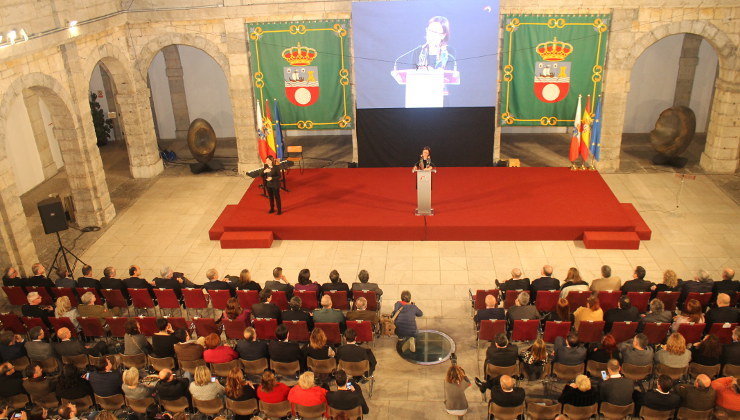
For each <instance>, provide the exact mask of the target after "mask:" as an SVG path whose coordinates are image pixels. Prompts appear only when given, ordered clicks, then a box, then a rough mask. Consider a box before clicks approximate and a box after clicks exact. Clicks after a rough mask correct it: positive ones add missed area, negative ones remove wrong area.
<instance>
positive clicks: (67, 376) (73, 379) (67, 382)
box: [57, 364, 81, 389]
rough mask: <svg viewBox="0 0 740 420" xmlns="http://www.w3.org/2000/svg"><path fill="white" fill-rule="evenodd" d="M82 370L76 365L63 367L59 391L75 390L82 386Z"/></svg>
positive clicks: (58, 382)
mask: <svg viewBox="0 0 740 420" xmlns="http://www.w3.org/2000/svg"><path fill="white" fill-rule="evenodd" d="M80 375H81V373H80V370H79V369H77V367H76V366H75V365H72V364H66V365H64V366H62V373H61V374H60V375H59V379H58V381H57V389H73V388H77V387H79V386H80V379H81V378H80Z"/></svg>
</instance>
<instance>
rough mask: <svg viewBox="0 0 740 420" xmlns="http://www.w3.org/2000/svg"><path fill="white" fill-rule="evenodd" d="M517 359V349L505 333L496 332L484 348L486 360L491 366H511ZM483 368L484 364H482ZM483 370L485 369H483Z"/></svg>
mask: <svg viewBox="0 0 740 420" xmlns="http://www.w3.org/2000/svg"><path fill="white" fill-rule="evenodd" d="M518 359H519V349H518V348H517V346H515V345H514V344H511V343H510V342H509V339H508V338H507V337H506V334H505V333H498V334H496V337H495V338H494V339H493V343H491V345H490V346H489V347H488V350H486V362H485V363H490V364H491V365H493V366H502V367H505V366H513V365H515V364H516V361H517V360H518ZM484 368H485V365H484ZM484 370H485V369H484Z"/></svg>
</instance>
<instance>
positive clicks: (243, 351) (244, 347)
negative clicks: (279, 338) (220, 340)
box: [236, 327, 269, 361]
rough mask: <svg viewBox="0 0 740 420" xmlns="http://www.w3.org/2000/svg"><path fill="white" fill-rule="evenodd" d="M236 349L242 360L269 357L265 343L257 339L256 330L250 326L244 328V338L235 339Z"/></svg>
mask: <svg viewBox="0 0 740 420" xmlns="http://www.w3.org/2000/svg"><path fill="white" fill-rule="evenodd" d="M236 351H237V353H239V358H240V359H243V360H249V361H252V360H258V359H261V358H263V357H265V358H268V357H269V354H268V351H267V343H265V342H264V341H257V332H256V331H255V330H254V328H252V327H247V328H245V329H244V338H243V339H241V340H239V341H237V343H236Z"/></svg>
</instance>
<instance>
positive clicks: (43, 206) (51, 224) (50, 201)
mask: <svg viewBox="0 0 740 420" xmlns="http://www.w3.org/2000/svg"><path fill="white" fill-rule="evenodd" d="M37 206H38V209H39V216H41V224H42V225H43V226H44V233H46V234H47V235H50V234H52V233H54V234H56V235H57V242H58V243H59V247H58V248H57V252H56V254H55V255H54V260H53V261H52V262H51V264H50V266H49V272H50V273H51V272H53V271H54V270H55V269H57V268H59V267H61V265H60V264H62V263H63V264H64V266H63V267H64V268H66V269H67V272H68V273H69V274H70V275H72V273H73V271H72V266H70V265H69V261H70V260H72V258H74V260H72V261H73V262H76V261H79V262H81V263H82V264H83V265H84V264H85V263H84V262H82V260H81V259H80V258H79V257H77V255H75V254H74V253H73V252H72V251H70V250H69V249H68V248H67V247H65V246H64V244H63V243H62V237H61V236H59V232H62V231H65V230H67V229H69V225H67V216H66V214H65V212H64V206H63V205H62V200H60V199H59V197H58V196H54V197H49V198H47V199H45V200H42V201H39V203H38V204H37ZM59 257H61V258H62V261H61V262H60V261H59Z"/></svg>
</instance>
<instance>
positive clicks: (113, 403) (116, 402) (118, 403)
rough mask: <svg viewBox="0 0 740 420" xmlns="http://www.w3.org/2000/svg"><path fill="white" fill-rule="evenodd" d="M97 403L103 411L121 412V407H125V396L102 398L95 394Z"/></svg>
mask: <svg viewBox="0 0 740 420" xmlns="http://www.w3.org/2000/svg"><path fill="white" fill-rule="evenodd" d="M95 402H96V403H97V404H98V405H99V406H100V408H102V409H103V410H109V411H116V410H120V409H121V407H123V404H124V403H125V401H124V398H123V394H116V395H111V396H110V397H101V396H100V395H98V394H95Z"/></svg>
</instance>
